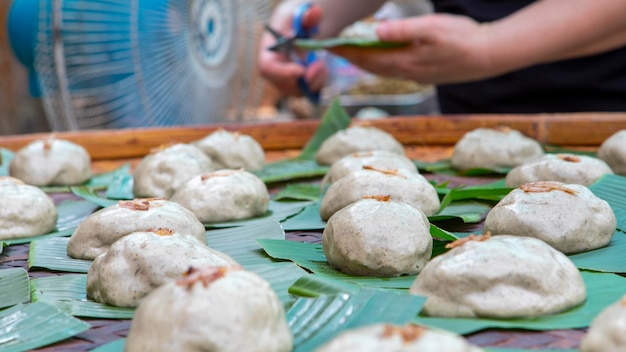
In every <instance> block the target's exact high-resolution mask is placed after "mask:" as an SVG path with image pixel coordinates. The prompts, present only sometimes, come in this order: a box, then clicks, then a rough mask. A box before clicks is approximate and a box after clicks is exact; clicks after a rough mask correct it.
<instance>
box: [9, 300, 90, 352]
mask: <svg viewBox="0 0 626 352" xmlns="http://www.w3.org/2000/svg"><path fill="white" fill-rule="evenodd" d="M0 326H1V327H2V329H0V350H2V351H3V352H21V351H28V350H32V349H36V348H39V347H43V346H47V345H51V344H53V343H56V342H59V341H63V340H65V339H67V338H70V337H72V336H75V335H78V334H80V333H81V332H83V331H86V330H88V329H89V328H90V327H91V326H90V325H89V324H87V323H86V322H83V321H80V320H78V319H76V318H73V317H71V316H69V315H67V314H65V313H63V312H61V311H60V310H58V309H56V308H54V307H52V306H50V305H48V304H45V303H31V304H20V305H17V306H15V307H12V308H9V309H6V310H3V311H0Z"/></svg>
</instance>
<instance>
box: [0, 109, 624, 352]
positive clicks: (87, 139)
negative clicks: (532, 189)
mask: <svg viewBox="0 0 626 352" xmlns="http://www.w3.org/2000/svg"><path fill="white" fill-rule="evenodd" d="M318 124H319V121H297V122H280V123H271V122H270V123H257V124H238V125H233V124H224V125H211V126H194V127H171V128H146V129H129V130H99V131H81V132H60V133H56V136H57V138H62V139H67V140H71V141H74V142H76V143H78V144H80V145H82V146H83V147H85V148H86V149H87V150H88V152H89V153H90V155H91V156H92V159H93V166H94V170H95V171H97V172H99V171H108V170H112V169H114V168H116V167H117V166H119V165H120V164H122V163H124V162H128V161H129V160H130V161H133V162H136V161H138V160H139V158H141V157H143V156H144V155H145V154H146V153H148V152H149V151H150V149H152V148H154V147H158V146H160V145H163V144H167V143H173V142H189V141H192V140H197V139H200V138H202V137H204V136H206V135H207V134H209V133H210V132H212V131H214V130H216V129H218V128H224V129H228V130H231V131H240V132H241V133H245V134H249V135H251V136H252V137H254V138H255V139H257V140H258V141H259V142H260V143H261V145H262V146H263V147H264V149H265V150H266V153H267V154H266V156H267V159H268V161H276V160H281V159H285V158H288V157H292V156H295V155H297V154H298V153H299V150H300V149H301V148H302V147H303V146H304V145H305V144H306V143H307V141H308V140H309V139H310V138H311V136H312V135H313V133H314V132H315V130H316V128H317V126H318ZM367 124H370V125H372V126H375V127H379V128H381V129H383V130H386V131H387V132H389V133H391V134H393V135H394V136H395V137H396V138H397V139H398V140H399V141H400V142H402V143H403V144H404V145H405V146H406V150H407V155H408V156H409V157H411V158H414V159H420V160H424V161H435V160H439V159H443V158H447V157H449V156H450V155H451V152H452V147H453V145H454V143H455V142H456V141H457V140H458V139H459V138H461V137H462V136H463V135H464V134H465V133H466V132H468V131H471V130H473V129H475V128H479V127H496V126H501V125H506V126H509V127H511V128H514V129H517V130H520V131H521V132H523V133H524V134H526V135H528V136H530V137H533V138H535V139H537V140H538V141H540V142H542V143H544V144H550V145H557V146H567V147H574V148H585V149H591V150H593V149H595V148H597V147H598V146H599V145H600V144H601V143H602V141H604V140H605V139H606V138H607V137H609V136H610V135H611V134H613V133H614V132H616V131H618V130H620V129H626V113H580V114H539V115H455V116H415V117H392V118H386V119H382V120H370V121H367ZM47 135H48V134H30V135H15V136H3V137H0V146H1V147H4V148H7V149H11V150H18V149H19V148H21V147H23V146H25V145H26V144H27V143H29V142H31V141H32V140H34V139H38V138H41V137H43V136H47ZM452 181H453V182H456V183H467V182H476V181H477V180H476V179H473V181H468V180H467V179H465V178H458V177H457V178H453V180H452ZM319 235H320V234H319V233H292V234H288V236H290V238H291V239H296V240H307V241H315V240H319ZM27 256H28V245H16V246H11V247H7V248H5V250H4V251H3V252H2V253H1V254H0V269H2V268H7V267H23V268H27ZM29 274H30V276H31V277H40V276H47V275H58V274H59V273H51V272H46V271H42V270H34V271H31V272H29ZM85 320H86V321H87V322H89V323H90V324H91V325H92V328H91V329H90V330H88V331H86V332H84V333H82V334H80V335H78V336H76V337H74V338H71V339H68V340H66V341H63V342H61V343H58V344H56V345H53V346H48V347H46V348H43V349H41V350H42V351H68V350H72V351H82V350H89V349H91V348H94V347H97V346H98V345H101V344H103V343H106V342H109V341H112V340H114V339H117V338H120V337H124V336H125V334H126V333H127V330H128V327H129V322H128V321H120V320H94V319H85ZM583 335H584V329H574V330H564V331H547V332H545V331H544V332H529V331H514V330H493V329H492V330H487V331H483V332H479V333H474V334H472V335H470V336H469V339H470V341H472V342H474V343H476V344H478V345H483V346H486V345H489V346H496V345H500V346H506V347H511V348H575V347H577V346H578V343H579V342H580V339H581V338H582V336H583Z"/></svg>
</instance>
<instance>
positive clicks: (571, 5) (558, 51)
mask: <svg viewBox="0 0 626 352" xmlns="http://www.w3.org/2000/svg"><path fill="white" fill-rule="evenodd" d="M624 13H626V1H624V0H594V1H590V0H541V1H538V2H536V3H534V4H532V5H530V6H528V7H526V8H524V9H522V10H520V11H518V12H517V13H515V14H512V15H510V16H508V17H506V18H504V19H501V20H499V21H495V22H493V23H491V24H486V26H487V27H488V28H487V30H488V33H489V34H488V36H489V39H488V42H489V46H488V47H489V55H490V57H491V61H492V63H493V65H494V68H495V69H496V70H497V71H500V72H507V71H511V70H515V69H519V68H522V67H526V66H530V65H535V64H541V63H546V62H551V61H556V60H560V59H566V58H573V57H579V56H585V55H591V54H595V53H598V52H601V51H606V50H609V49H613V48H616V47H619V46H622V45H624V44H625V43H626V20H625V19H624Z"/></svg>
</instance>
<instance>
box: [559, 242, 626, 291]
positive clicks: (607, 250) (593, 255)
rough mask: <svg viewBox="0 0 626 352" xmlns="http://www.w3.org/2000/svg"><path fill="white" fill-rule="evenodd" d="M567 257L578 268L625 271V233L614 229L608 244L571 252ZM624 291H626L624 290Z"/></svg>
mask: <svg viewBox="0 0 626 352" xmlns="http://www.w3.org/2000/svg"><path fill="white" fill-rule="evenodd" d="M569 259H571V260H572V262H574V264H575V265H576V267H577V268H578V269H582V270H590V271H600V272H607V273H620V274H621V273H626V234H624V233H623V232H621V231H615V233H614V234H613V239H612V240H611V242H610V243H609V245H608V246H606V247H603V248H599V249H596V250H593V251H589V252H585V253H580V254H573V255H570V256H569ZM624 293H626V292H624Z"/></svg>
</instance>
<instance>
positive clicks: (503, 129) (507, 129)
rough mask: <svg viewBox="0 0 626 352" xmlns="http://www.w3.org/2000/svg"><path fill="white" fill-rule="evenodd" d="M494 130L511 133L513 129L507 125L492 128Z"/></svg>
mask: <svg viewBox="0 0 626 352" xmlns="http://www.w3.org/2000/svg"><path fill="white" fill-rule="evenodd" d="M494 130H496V131H499V132H502V133H511V131H513V129H511V127H509V126H498V127H496V128H494Z"/></svg>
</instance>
